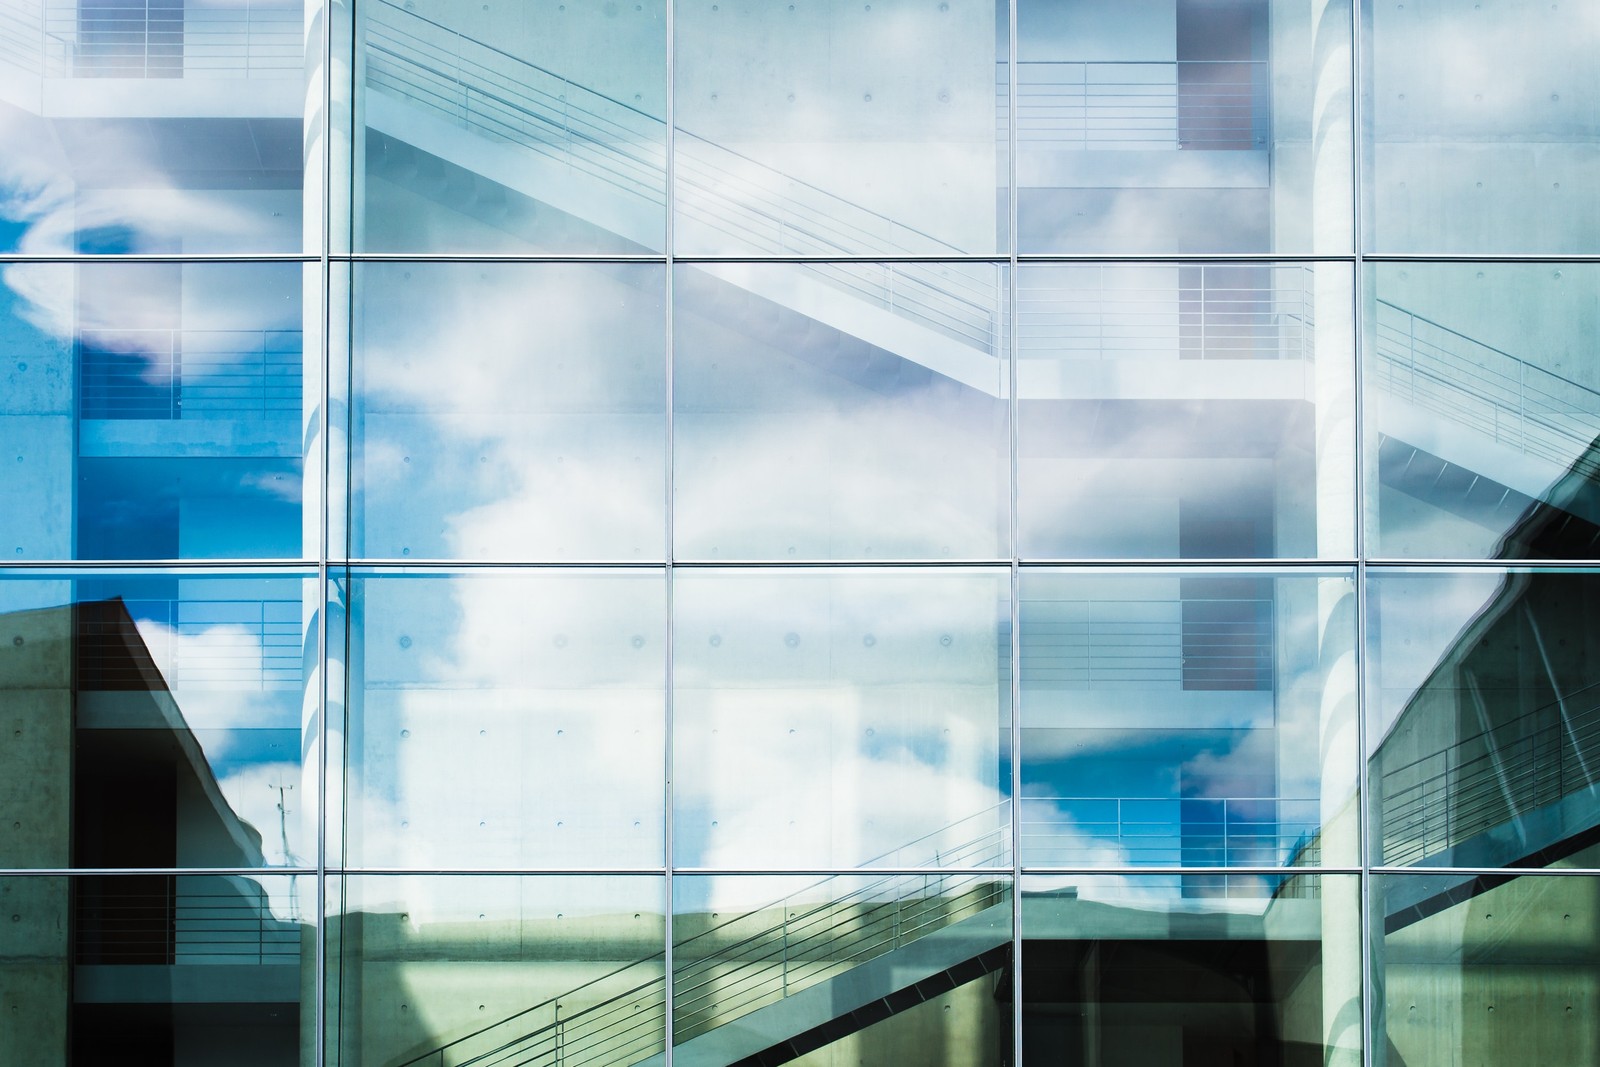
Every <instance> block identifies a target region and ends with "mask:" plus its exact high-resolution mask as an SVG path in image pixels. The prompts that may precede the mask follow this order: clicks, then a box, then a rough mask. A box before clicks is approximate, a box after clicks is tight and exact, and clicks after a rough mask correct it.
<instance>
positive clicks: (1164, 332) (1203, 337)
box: [1017, 265, 1315, 360]
mask: <svg viewBox="0 0 1600 1067" xmlns="http://www.w3.org/2000/svg"><path fill="white" fill-rule="evenodd" d="M1111 269H1112V270H1113V271H1115V270H1119V269H1121V268H1111ZM1195 269H1196V270H1197V271H1198V272H1199V280H1198V283H1197V284H1194V285H1173V286H1148V285H1137V286H1118V285H1114V284H1110V283H1111V282H1113V281H1114V280H1115V275H1114V274H1108V272H1107V269H1106V268H1105V267H1098V268H1085V267H1075V268H1073V272H1074V275H1082V274H1083V273H1085V271H1087V270H1093V271H1094V275H1095V281H1092V282H1088V283H1087V284H1082V285H1072V286H1062V285H1031V286H1030V285H1025V284H1021V282H1022V281H1023V280H1022V279H1019V287H1018V289H1017V352H1018V356H1019V358H1024V359H1026V358H1046V359H1129V358H1141V357H1149V358H1180V357H1182V358H1191V359H1280V360H1309V359H1311V358H1312V357H1313V356H1314V354H1315V352H1314V349H1315V317H1314V313H1313V307H1312V290H1311V284H1310V283H1311V280H1312V270H1311V268H1309V267H1301V268H1298V269H1297V270H1298V273H1299V275H1300V276H1301V278H1300V280H1301V281H1302V283H1303V284H1301V285H1294V284H1275V285H1272V286H1262V287H1253V286H1244V285H1239V284H1238V283H1237V282H1236V281H1233V280H1232V279H1229V280H1227V281H1225V282H1221V283H1214V282H1213V281H1212V280H1211V277H1210V276H1211V275H1212V274H1213V273H1214V271H1213V269H1212V268H1211V267H1210V266H1208V265H1201V266H1199V267H1197V268H1195ZM1280 280H1281V279H1280Z"/></svg>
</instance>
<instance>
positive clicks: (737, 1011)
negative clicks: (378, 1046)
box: [390, 804, 1012, 1067]
mask: <svg viewBox="0 0 1600 1067" xmlns="http://www.w3.org/2000/svg"><path fill="white" fill-rule="evenodd" d="M1008 810H1009V805H1006V804H1002V805H1000V806H999V807H997V808H995V809H991V810H988V811H985V812H981V813H979V814H977V815H974V816H970V817H968V818H966V819H963V820H961V821H960V822H957V823H954V824H952V825H951V826H950V827H946V828H944V829H942V830H939V831H935V832H934V833H933V834H930V835H928V836H927V837H925V838H922V839H920V840H919V841H915V842H912V843H911V844H909V845H907V846H905V847H903V848H900V849H896V850H895V851H894V852H892V853H889V854H886V855H885V856H881V857H877V858H876V859H875V860H874V861H872V862H890V861H893V860H895V859H897V858H899V857H903V856H905V855H911V854H927V855H932V856H933V857H934V862H936V863H938V864H940V865H941V866H945V867H960V868H966V869H970V868H973V867H986V866H990V865H994V864H996V863H1005V862H1007V860H1008V857H1009V855H1010V851H1009V850H1010V839H1009V829H1008V828H1007V825H1008V818H1007V815H1006V813H1007V811H1008ZM975 827H980V828H982V829H981V832H978V833H976V834H974V833H973V831H974V828H975ZM967 835H972V836H967ZM952 837H955V839H956V840H958V841H959V842H960V843H958V844H956V845H955V846H954V847H947V846H945V845H944V842H946V841H948V840H950V839H951V838H952ZM852 883H859V884H852ZM819 898H820V900H819ZM1011 928H1012V922H1011V895H1010V891H1009V887H1008V885H1007V884H1006V881H1005V879H1004V878H1003V877H1002V876H1000V875H999V874H998V873H997V874H995V875H990V874H974V873H946V872H944V871H941V870H938V869H930V870H929V871H928V872H927V873H925V874H904V873H900V874H889V875H882V876H877V877H874V876H873V875H872V873H871V872H870V871H864V872H862V873H861V874H853V875H835V876H832V877H830V878H827V879H824V880H823V881H820V882H818V883H816V884H814V885H812V886H809V887H807V888H805V889H803V890H800V891H798V892H795V893H792V894H790V895H788V896H786V897H784V898H783V899H781V900H778V901H775V902H773V903H772V904H771V905H769V906H767V907H764V908H760V909H757V910H755V911H752V912H748V913H744V914H741V915H739V916H737V917H735V918H733V919H730V920H726V921H722V922H717V923H715V924H714V925H711V926H709V927H708V928H706V929H704V930H701V931H699V932H697V933H694V934H692V935H690V936H688V937H685V938H683V939H681V940H678V941H676V942H675V943H674V946H673V954H674V966H673V974H672V981H673V993H674V997H673V999H674V1005H673V1009H674V1017H673V1025H672V1040H673V1043H674V1062H676V1063H693V1064H704V1065H707V1067H709V1065H713V1064H716V1065H720V1067H726V1065H730V1064H734V1063H743V1062H750V1063H758V1062H759V1063H762V1064H776V1063H783V1062H786V1061H787V1060H788V1059H790V1058H793V1057H794V1056H797V1055H800V1054H803V1052H804V1051H806V1050H807V1048H808V1046H809V1047H816V1044H817V1043H820V1042H823V1041H832V1040H836V1039H838V1038H839V1037H842V1036H845V1035H846V1034H849V1033H853V1032H855V1031H856V1030H859V1029H861V1028H862V1027H865V1026H868V1025H870V1024H871V1023H873V1022H876V1021H879V1020H880V1019H882V1018H885V1017H887V1016H888V1015H891V1014H895V1013H897V1012H899V1011H903V1010H905V1009H906V1008H909V1007H911V1006H913V1005H915V1004H916V1003H920V1002H921V1001H922V1000H923V999H926V998H927V997H929V996H933V995H937V993H939V992H943V991H945V990H947V989H949V988H952V987H953V985H954V984H958V983H959V982H965V981H969V980H971V979H973V978H976V977H979V976H981V975H982V974H985V973H990V972H992V971H994V970H996V969H997V968H998V967H999V966H1001V965H1002V963H1003V962H1004V958H1005V956H1006V954H1007V953H1008V952H1009V949H1008V946H1009V944H1010V941H1011ZM663 956H664V954H662V953H656V954H654V955H652V956H648V957H645V958H644V959H640V960H636V961H634V962H633V963H630V964H628V965H627V966H625V967H622V968H619V969H618V970H617V971H615V972H613V973H611V974H609V975H605V976H603V977H601V978H597V979H595V980H593V981H591V982H589V983H586V984H585V985H583V986H580V987H578V988H576V989H573V990H571V991H569V992H568V993H565V994H563V995H561V996H558V997H555V998H552V999H551V1000H549V1001H545V1002H543V1003H540V1004H536V1005H533V1006H531V1007H529V1008H526V1009H524V1010H523V1011H520V1012H517V1013H515V1014H513V1015H510V1016H507V1017H506V1018H503V1019H501V1020H499V1021H497V1022H495V1023H492V1024H490V1025H488V1026H485V1027H481V1028H480V1029H478V1030H475V1031H473V1032H472V1033H469V1034H466V1035H464V1036H462V1037H459V1038H456V1039H455V1040H453V1041H451V1042H449V1043H447V1044H444V1045H441V1046H439V1047H437V1048H434V1049H430V1050H428V1051H426V1052H423V1053H421V1054H418V1055H415V1056H412V1057H411V1058H409V1059H406V1060H402V1061H399V1062H396V1063H393V1064H391V1065H390V1067H468V1065H472V1067H512V1065H516V1067H583V1065H593V1067H600V1065H607V1067H622V1065H627V1064H635V1063H645V1064H652V1065H653V1064H659V1063H660V1062H662V1060H663V1057H662V1055H661V1036H662V1032H663V1030H664V1028H665V1017H666V979H665V977H664V976H663V974H662V970H663V966H664V959H663ZM617 987H621V991H620V992H617V993H613V994H611V995H609V996H607V997H606V998H605V999H604V1000H601V1001H600V1002H598V1003H594V1004H591V1005H589V1006H587V1007H585V1008H583V1009H581V1010H579V1011H576V1012H574V1013H572V1014H570V1015H565V1016H564V1015H563V1002H570V1001H572V1000H574V999H581V998H582V997H583V995H584V993H585V992H586V991H590V990H594V989H596V988H606V989H612V988H617Z"/></svg>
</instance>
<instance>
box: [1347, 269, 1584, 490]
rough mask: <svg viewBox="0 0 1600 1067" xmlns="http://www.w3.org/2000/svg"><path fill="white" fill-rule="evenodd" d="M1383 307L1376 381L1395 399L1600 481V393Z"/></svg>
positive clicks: (1378, 328)
mask: <svg viewBox="0 0 1600 1067" xmlns="http://www.w3.org/2000/svg"><path fill="white" fill-rule="evenodd" d="M1377 303H1378V317H1377V320H1376V329H1375V338H1374V340H1375V342H1376V343H1375V344H1374V346H1373V348H1374V351H1375V353H1376V355H1377V357H1378V361H1379V366H1378V370H1379V373H1378V374H1376V375H1374V377H1375V378H1376V379H1377V380H1378V381H1379V382H1381V383H1382V385H1383V386H1384V387H1385V388H1386V389H1387V390H1388V391H1389V392H1390V393H1392V394H1393V395H1396V396H1399V397H1402V398H1404V399H1407V400H1410V401H1412V402H1413V403H1417V404H1420V405H1422V406H1424V407H1426V408H1428V409H1429V410H1431V411H1434V412H1436V413H1438V414H1441V415H1444V416H1446V417H1447V418H1449V419H1450V420H1451V421H1453V422H1456V423H1458V424H1460V425H1464V426H1467V427H1470V428H1472V429H1475V430H1478V431H1480V432H1482V433H1485V434H1487V435H1489V436H1490V437H1491V438H1493V439H1494V440H1495V441H1496V442H1497V443H1500V444H1504V445H1507V446H1509V447H1512V448H1515V449H1516V450H1518V451H1520V452H1522V453H1524V454H1525V455H1531V456H1538V457H1541V458H1543V459H1547V460H1550V461H1552V462H1555V463H1558V464H1560V465H1562V466H1564V467H1570V468H1571V469H1573V470H1577V471H1579V472H1581V473H1585V474H1595V473H1600V461H1597V460H1596V459H1594V458H1592V457H1590V456H1589V455H1588V452H1589V446H1590V445H1591V444H1592V443H1593V442H1594V439H1595V437H1596V435H1597V434H1600V392H1597V391H1596V390H1594V389H1591V388H1589V387H1588V386H1585V385H1581V384H1579V383H1578V382H1575V381H1573V380H1572V379H1570V378H1567V377H1564V376H1562V375H1560V374H1556V373H1555V372H1553V371H1549V370H1546V369H1545V368H1543V367H1541V366H1538V365H1537V364H1534V363H1530V362H1529V361H1527V360H1525V359H1522V358H1520V357H1518V356H1514V355H1512V354H1510V353H1509V352H1505V351H1503V350H1501V349H1498V348H1495V347H1494V346H1492V345H1487V344H1484V343H1483V342H1482V341H1478V340H1476V339H1474V338H1471V337H1468V336H1467V335H1465V334H1463V333H1461V332H1460V331H1458V330H1453V329H1451V328H1450V327H1448V326H1442V325H1440V324H1439V323H1437V322H1434V321H1433V320H1432V319H1428V318H1424V317H1423V316H1421V315H1417V314H1416V313H1414V312H1412V311H1409V310H1407V309H1405V308H1402V307H1400V306H1398V305H1396V304H1392V303H1390V302H1389V301H1386V300H1379V301H1378V302H1377ZM1495 363H1498V364H1500V368H1504V369H1500V368H1496V367H1495V366H1492V364H1495Z"/></svg>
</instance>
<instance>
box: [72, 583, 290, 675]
mask: <svg viewBox="0 0 1600 1067" xmlns="http://www.w3.org/2000/svg"><path fill="white" fill-rule="evenodd" d="M126 606H127V611H128V614H130V615H131V616H132V617H133V618H134V619H135V620H138V621H140V622H146V621H148V622H153V623H155V624H157V626H159V627H160V629H159V630H154V629H152V628H149V627H147V628H146V629H145V630H144V631H142V632H141V634H140V636H141V637H142V639H143V640H144V641H145V643H146V645H147V647H149V651H150V655H151V657H152V659H153V660H154V661H155V663H157V664H162V665H165V670H166V672H167V673H166V682H167V685H168V686H169V687H170V688H172V689H174V690H181V689H183V688H185V687H188V686H192V687H196V688H226V689H257V690H298V689H300V688H301V687H302V686H303V685H304V684H305V670H304V666H303V664H302V657H303V655H304V642H305V635H304V632H303V631H304V625H303V622H302V619H301V615H302V612H303V610H304V608H303V605H302V604H301V602H300V601H299V600H128V601H127V602H126ZM163 645H164V646H165V647H163ZM138 666H139V665H138V664H136V663H134V662H133V661H132V660H130V659H129V657H128V648H127V635H126V634H125V633H124V632H123V627H122V626H121V625H119V624H118V623H117V621H116V616H111V617H109V618H108V617H107V616H105V615H104V614H103V613H99V612H90V611H82V612H80V613H79V615H78V639H77V676H78V686H79V687H80V688H82V689H90V690H118V691H121V690H127V689H141V690H142V689H145V688H147V686H148V684H149V683H148V680H147V679H146V678H144V677H143V675H142V674H140V672H139V669H138Z"/></svg>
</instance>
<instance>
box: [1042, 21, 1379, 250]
mask: <svg viewBox="0 0 1600 1067" xmlns="http://www.w3.org/2000/svg"><path fill="white" fill-rule="evenodd" d="M1017 34H1018V44H1017V228H1018V232H1017V247H1018V249H1019V250H1020V251H1023V252H1112V253H1118V252H1121V253H1129V252H1181V253H1205V252H1276V253H1280V254H1289V255H1293V254H1295V253H1306V252H1348V251H1349V250H1350V248H1351V244H1352V231H1353V226H1352V222H1351V214H1352V211H1351V206H1352V205H1351V199H1352V197H1351V144H1352V141H1351V135H1350V129H1351V92H1350V85H1351V78H1350V70H1351V68H1350V10H1349V5H1348V3H1347V2H1345V0H1331V2H1321V3H1312V4H1307V3H1296V2H1293V0H1125V2H1123V3H1117V4H1106V3H1101V2H1099V0H1018V3H1017Z"/></svg>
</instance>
